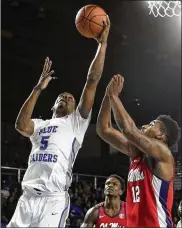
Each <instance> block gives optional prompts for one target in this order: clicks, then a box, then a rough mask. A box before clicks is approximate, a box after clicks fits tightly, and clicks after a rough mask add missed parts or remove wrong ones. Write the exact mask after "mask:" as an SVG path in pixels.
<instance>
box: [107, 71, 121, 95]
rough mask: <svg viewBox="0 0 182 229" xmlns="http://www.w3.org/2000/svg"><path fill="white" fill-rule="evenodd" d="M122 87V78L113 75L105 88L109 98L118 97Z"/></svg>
mask: <svg viewBox="0 0 182 229" xmlns="http://www.w3.org/2000/svg"><path fill="white" fill-rule="evenodd" d="M123 85H124V78H123V77H122V76H121V75H119V74H117V75H114V76H113V78H112V79H111V81H110V82H109V84H108V86H107V94H108V95H109V96H112V95H116V96H118V95H119V94H120V93H121V91H122V89H123Z"/></svg>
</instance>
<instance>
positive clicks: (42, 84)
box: [36, 57, 54, 90]
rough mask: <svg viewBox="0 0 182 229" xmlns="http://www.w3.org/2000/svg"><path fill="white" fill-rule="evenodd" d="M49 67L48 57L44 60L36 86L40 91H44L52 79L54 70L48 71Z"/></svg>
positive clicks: (50, 63) (50, 62)
mask: <svg viewBox="0 0 182 229" xmlns="http://www.w3.org/2000/svg"><path fill="white" fill-rule="evenodd" d="M51 66H52V61H51V60H49V57H47V58H46V60H45V64H44V67H43V71H42V74H41V76H40V79H39V82H38V84H37V86H36V87H38V88H40V89H41V90H43V89H45V88H46V87H47V85H48V84H49V82H50V81H51V79H52V74H53V73H54V70H52V71H50V70H51Z"/></svg>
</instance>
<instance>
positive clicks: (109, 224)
mask: <svg viewBox="0 0 182 229" xmlns="http://www.w3.org/2000/svg"><path fill="white" fill-rule="evenodd" d="M99 221H100V222H99V227H100V228H122V227H125V226H126V219H125V216H124V214H119V215H118V216H116V217H108V216H104V217H103V218H100V220H99Z"/></svg>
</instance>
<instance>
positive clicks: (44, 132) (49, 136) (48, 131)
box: [36, 120, 74, 145]
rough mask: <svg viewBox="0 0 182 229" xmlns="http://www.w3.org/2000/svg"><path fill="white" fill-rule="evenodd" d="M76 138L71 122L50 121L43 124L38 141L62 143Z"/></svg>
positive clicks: (38, 134)
mask: <svg viewBox="0 0 182 229" xmlns="http://www.w3.org/2000/svg"><path fill="white" fill-rule="evenodd" d="M73 138H74V132H73V128H72V126H71V123H69V122H67V121H66V120H65V121H62V122H49V123H46V124H45V125H43V126H41V127H40V128H39V130H38V132H37V137H36V142H37V143H40V142H41V143H42V141H45V140H46V141H48V143H49V144H50V143H55V144H57V145H62V144H66V143H68V141H71V140H72V139H73Z"/></svg>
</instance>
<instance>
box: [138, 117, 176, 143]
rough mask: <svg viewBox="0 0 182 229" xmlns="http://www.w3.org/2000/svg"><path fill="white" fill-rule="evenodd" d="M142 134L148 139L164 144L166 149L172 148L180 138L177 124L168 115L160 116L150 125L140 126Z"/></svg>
mask: <svg viewBox="0 0 182 229" xmlns="http://www.w3.org/2000/svg"><path fill="white" fill-rule="evenodd" d="M142 132H144V133H145V134H146V135H147V136H148V137H151V138H156V139H158V140H161V141H163V142H165V143H166V144H167V145H168V147H171V146H173V145H174V144H175V143H176V142H177V141H178V140H179V138H180V128H179V126H178V123H177V122H176V121H174V120H173V119H172V118H171V117H170V116H169V115H160V116H158V117H157V119H156V120H154V121H152V122H151V123H150V124H148V125H144V126H142Z"/></svg>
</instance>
